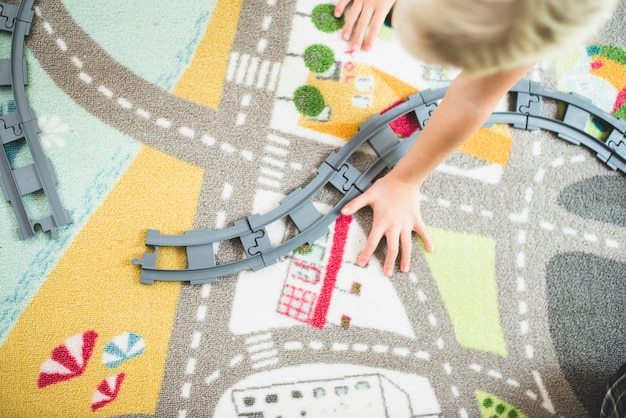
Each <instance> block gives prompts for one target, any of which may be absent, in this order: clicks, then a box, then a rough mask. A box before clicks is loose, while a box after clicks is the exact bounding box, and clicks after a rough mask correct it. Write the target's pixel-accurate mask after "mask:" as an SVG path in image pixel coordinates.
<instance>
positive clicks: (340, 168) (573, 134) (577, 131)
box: [133, 80, 626, 284]
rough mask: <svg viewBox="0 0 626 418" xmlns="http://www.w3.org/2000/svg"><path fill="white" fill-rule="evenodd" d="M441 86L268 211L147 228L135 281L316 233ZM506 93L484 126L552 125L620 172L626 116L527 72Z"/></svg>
mask: <svg viewBox="0 0 626 418" xmlns="http://www.w3.org/2000/svg"><path fill="white" fill-rule="evenodd" d="M445 91H446V89H438V90H425V91H422V92H419V93H417V94H415V95H412V96H410V97H408V99H407V100H406V101H405V102H403V103H402V104H400V105H398V106H396V107H394V108H392V109H390V110H388V111H387V112H385V113H383V114H379V115H375V116H373V117H372V118H370V119H369V120H368V121H366V122H365V123H364V124H363V125H361V126H360V127H359V132H358V133H357V134H356V135H355V136H354V137H353V138H352V139H351V140H350V141H348V142H347V143H346V145H345V146H343V147H342V148H341V149H339V150H338V151H337V152H333V153H331V154H330V155H329V156H328V158H326V160H325V161H324V162H323V163H322V165H321V166H320V167H319V168H318V170H317V176H316V177H315V178H314V179H313V180H312V181H311V182H310V183H309V184H308V185H307V186H305V187H304V188H299V189H297V190H295V191H294V192H292V193H291V194H289V195H288V196H287V197H286V198H284V199H283V200H282V201H281V202H280V204H279V205H278V207H276V208H275V209H273V210H271V211H269V212H267V213H266V214H263V215H259V214H253V215H251V216H249V217H247V218H244V219H240V220H238V221H236V222H235V223H234V225H233V226H231V227H228V228H225V229H221V230H211V229H196V230H191V231H187V232H185V233H184V234H178V235H165V234H161V233H160V232H159V231H156V230H148V232H147V236H146V246H148V247H152V248H153V249H154V251H153V252H145V253H144V258H143V259H138V258H135V259H133V264H135V265H139V266H141V276H140V281H141V283H145V284H152V283H153V282H154V281H155V280H158V281H189V282H190V283H191V284H201V283H212V282H215V281H216V280H218V278H220V277H223V276H227V275H231V274H235V273H239V272H241V271H244V270H253V271H255V270H258V269H261V268H263V267H265V266H269V265H271V264H273V263H275V262H277V261H278V259H279V258H280V257H283V256H285V255H287V254H288V253H290V252H291V251H293V250H295V249H297V248H299V247H300V246H302V245H304V244H306V243H311V242H314V241H315V240H317V239H318V238H320V237H322V236H323V235H324V234H325V233H326V232H327V231H328V227H329V225H330V224H331V223H332V222H334V221H335V220H336V219H337V218H338V217H339V215H340V211H341V208H342V207H343V206H344V205H345V204H346V203H348V202H349V201H350V200H352V199H353V198H355V197H356V196H358V195H359V194H361V193H363V192H364V191H365V190H366V189H367V188H368V187H369V186H370V185H371V184H372V182H373V181H374V180H375V178H376V177H377V176H378V175H380V174H381V173H382V172H383V170H385V169H387V168H390V167H392V166H393V165H395V164H396V163H397V162H398V161H399V160H400V159H401V158H402V157H403V156H404V155H405V153H406V152H407V151H408V149H409V148H410V146H411V145H412V144H413V142H414V141H415V140H416V139H417V138H418V137H419V133H420V131H421V128H422V127H423V126H424V125H425V123H426V122H427V121H428V118H429V117H430V114H431V112H432V111H433V110H434V109H435V108H436V107H437V105H438V102H439V101H440V100H441V99H442V98H443V96H444V94H445ZM509 96H510V97H511V103H513V104H514V107H513V109H514V110H513V111H503V112H494V113H493V114H492V115H491V117H490V118H489V119H488V120H487V122H486V123H485V126H490V125H493V124H495V123H502V124H508V125H511V126H513V127H515V128H518V129H525V130H537V129H543V130H547V131H551V132H553V133H555V134H556V135H557V136H558V137H559V138H561V139H564V140H566V141H568V142H570V143H572V144H575V145H583V146H585V147H586V148H588V149H590V150H591V151H592V152H595V153H596V155H597V157H598V159H600V160H601V161H602V162H603V163H605V164H606V165H607V166H608V167H610V168H611V169H613V170H619V171H621V172H622V173H626V121H623V120H620V119H616V118H615V117H613V116H612V115H610V114H608V113H606V112H604V111H603V110H601V109H599V108H598V107H596V106H594V105H593V104H592V103H591V102H590V101H589V100H587V99H586V98H584V97H582V96H580V95H577V94H574V93H563V92H559V91H556V90H554V89H551V88H547V87H544V86H542V85H541V84H539V83H536V82H532V81H529V80H521V81H520V82H518V83H517V84H516V85H515V86H514V87H513V88H512V89H511V90H510V92H509ZM544 99H548V100H551V101H554V102H558V103H561V104H562V105H563V106H565V108H564V111H563V112H560V113H561V114H562V118H561V119H557V118H552V117H547V116H543V115H542V111H543V109H542V105H543V102H544ZM411 114H412V115H411ZM407 115H408V116H413V117H414V119H415V120H417V123H418V125H419V128H420V129H418V130H417V131H416V132H415V133H414V134H413V135H412V136H411V137H409V138H406V139H403V140H401V139H400V138H398V137H397V135H396V134H395V133H394V132H393V130H392V129H391V127H390V123H391V122H393V121H394V120H396V119H398V118H400V117H403V116H407ZM591 119H593V121H594V123H599V124H600V126H602V127H603V129H604V131H605V132H606V139H605V140H599V139H597V138H595V137H594V136H592V135H590V134H588V133H587V132H586V131H585V128H586V127H587V123H588V122H589V121H590V120H591ZM365 143H367V144H369V146H371V148H372V149H373V150H374V152H375V153H376V155H377V157H378V158H377V159H376V160H375V161H374V162H373V164H372V165H371V166H370V167H369V168H367V169H366V170H364V171H363V172H361V171H359V170H357V169H356V168H355V167H354V166H353V165H352V164H350V163H349V162H348V159H349V158H350V156H351V155H352V154H354V153H355V152H356V151H357V149H358V148H359V147H361V146H362V145H363V144H365ZM327 185H332V186H333V187H334V188H335V189H337V190H338V191H339V192H340V193H341V195H342V197H341V198H340V200H339V201H338V202H337V203H336V204H335V205H334V206H333V207H332V208H331V209H330V210H329V211H328V212H327V213H325V214H321V213H320V212H318V210H317V209H316V207H315V206H314V204H313V200H312V197H313V196H314V195H315V194H316V193H317V192H318V191H320V190H321V189H322V188H324V187H326V186H327ZM284 218H288V219H290V220H291V221H292V223H293V224H294V225H295V227H296V228H297V230H298V233H297V234H296V235H295V236H293V237H292V238H289V239H287V240H286V241H284V242H282V243H280V244H279V245H276V246H273V245H272V244H271V243H270V239H269V236H268V232H267V231H268V229H267V227H268V225H271V224H272V223H274V222H284V221H282V220H283V219H284ZM230 240H235V242H239V243H241V244H242V245H243V250H244V253H245V255H244V258H242V259H239V260H236V261H231V262H226V263H224V264H216V258H215V250H214V245H215V244H218V243H220V242H225V241H230ZM160 247H184V248H185V250H186V256H187V267H186V268H185V269H178V270H176V269H160V268H157V258H158V253H159V248H160Z"/></svg>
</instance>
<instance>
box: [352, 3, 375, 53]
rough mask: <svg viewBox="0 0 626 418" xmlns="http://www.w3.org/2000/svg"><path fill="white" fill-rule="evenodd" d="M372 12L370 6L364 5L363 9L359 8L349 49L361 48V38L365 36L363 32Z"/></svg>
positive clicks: (365, 30) (356, 49)
mask: <svg viewBox="0 0 626 418" xmlns="http://www.w3.org/2000/svg"><path fill="white" fill-rule="evenodd" d="M373 13H374V10H373V9H371V8H370V7H364V8H363V9H361V11H360V14H359V19H358V21H357V25H356V29H354V31H353V34H352V43H351V45H352V46H351V49H352V50H353V51H358V50H359V49H361V45H362V44H363V39H364V38H365V33H366V32H367V30H368V29H367V28H368V26H369V24H370V20H371V19H372V14H373Z"/></svg>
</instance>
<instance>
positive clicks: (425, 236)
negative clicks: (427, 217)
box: [413, 219, 435, 252]
mask: <svg viewBox="0 0 626 418" xmlns="http://www.w3.org/2000/svg"><path fill="white" fill-rule="evenodd" d="M413 230H414V231H415V232H416V233H417V235H419V236H420V238H421V239H422V242H423V243H424V247H426V250H427V251H428V252H433V250H434V249H435V244H434V242H433V239H432V238H431V237H430V234H429V233H428V230H427V229H426V225H425V224H424V221H422V219H419V220H418V221H417V223H416V225H415V227H414V229H413Z"/></svg>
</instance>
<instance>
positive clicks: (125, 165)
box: [0, 0, 626, 418]
mask: <svg viewBox="0 0 626 418" xmlns="http://www.w3.org/2000/svg"><path fill="white" fill-rule="evenodd" d="M9 3H16V2H15V1H11V2H9ZM625 7H626V6H625V4H624V1H622V2H621V4H620V6H619V8H618V10H617V11H616V12H615V14H614V15H613V16H611V17H610V18H609V19H608V20H607V23H606V25H605V26H604V27H603V28H602V31H601V33H600V34H599V35H598V37H597V39H594V40H592V41H590V42H589V43H588V44H587V45H580V46H579V47H577V48H574V49H573V50H571V51H563V54H562V55H561V56H559V57H556V58H554V60H552V61H545V62H542V63H539V64H538V65H537V66H536V67H535V68H534V69H533V70H532V71H531V72H530V73H529V74H528V77H527V78H529V79H531V80H534V81H538V82H540V83H542V84H543V85H546V86H549V87H552V88H555V89H558V90H561V91H564V92H576V93H578V94H579V95H581V96H584V97H586V98H588V99H589V100H591V101H592V102H593V104H594V105H596V106H598V107H599V108H601V109H603V110H604V111H605V112H608V113H610V114H612V115H613V116H615V117H616V118H620V119H626V34H625V32H624V25H625V23H626V20H625V17H624V10H625ZM332 8H333V5H332V4H330V3H324V2H320V1H319V0H265V1H260V0H259V1H252V0H230V1H226V0H203V1H196V0H194V1H186V2H169V1H159V0H157V1H140V0H136V1H130V2H128V1H120V0H113V1H107V2H86V1H82V0H46V1H36V2H35V17H34V21H33V25H32V29H31V32H30V35H29V36H28V38H27V41H26V51H25V55H26V60H27V63H28V85H27V87H26V91H27V98H28V102H29V104H30V106H31V107H32V109H33V111H34V113H35V115H36V117H37V120H38V123H39V126H40V128H41V133H40V139H41V143H42V146H43V149H44V153H45V155H46V156H47V157H48V158H49V159H50V160H51V161H52V165H53V167H54V170H55V172H56V175H57V179H58V185H57V190H58V192H59V194H60V198H61V201H62V204H63V206H64V208H66V209H67V210H68V211H69V212H70V213H71V215H72V219H73V223H71V224H69V225H67V226H63V227H61V228H59V231H58V233H59V236H58V239H54V238H52V237H51V236H50V235H49V234H46V233H42V232H38V234H37V235H36V236H35V237H34V238H30V239H27V240H20V239H19V238H18V235H17V232H16V228H17V220H16V218H15V216H14V214H13V211H12V208H11V205H10V204H9V203H8V202H4V201H2V202H0V266H1V267H0V416H2V417H7V418H9V417H29V418H33V417H90V416H94V417H96V416H143V417H147V416H158V417H180V418H185V417H217V418H229V417H243V416H245V417H272V418H274V417H283V418H285V417H304V416H306V417H323V416H341V417H393V418H396V417H422V418H425V417H433V418H434V417H502V418H505V417H506V418H514V417H587V416H590V417H594V416H598V412H599V409H600V403H601V400H602V396H603V394H604V390H605V382H606V381H607V380H608V378H609V377H610V376H611V374H613V373H614V372H615V371H616V370H617V369H618V368H619V367H620V365H622V364H623V363H624V362H626V325H625V324H626V309H625V308H624V300H626V286H625V285H624V283H625V281H624V280H625V279H626V177H625V176H624V175H623V174H622V173H620V172H616V171H613V170H612V169H610V168H609V167H607V165H605V164H603V163H602V161H600V160H599V159H597V158H596V157H595V155H594V154H592V153H591V152H590V151H589V150H588V149H586V148H584V147H581V146H576V145H573V144H571V143H568V142H566V141H563V140H562V139H559V138H558V137H557V136H556V135H554V134H552V133H550V132H546V131H543V130H539V131H526V130H521V129H515V128H512V127H509V126H507V125H494V126H492V127H489V128H484V129H482V130H481V131H480V132H478V133H477V134H476V135H475V136H474V137H473V138H472V139H471V140H470V141H469V142H468V143H466V144H465V145H464V146H463V147H462V148H461V149H459V150H458V151H457V152H455V153H454V154H453V155H452V156H450V158H448V159H447V160H446V161H445V162H444V163H443V164H442V165H441V166H440V167H439V168H438V169H437V170H436V171H435V172H434V173H433V174H432V175H431V176H430V177H429V179H428V180H427V182H426V184H425V185H424V187H423V196H424V197H423V202H422V211H423V216H424V220H425V222H426V224H427V225H428V228H429V230H430V233H431V234H432V237H433V239H434V242H435V251H434V252H432V253H428V252H425V251H423V250H422V248H421V247H420V245H419V243H418V241H416V243H415V244H416V245H415V246H414V249H413V254H412V263H411V271H410V272H408V273H399V272H397V273H395V274H394V276H393V277H392V278H387V277H385V276H384V275H383V274H382V261H383V259H384V250H385V246H384V244H383V245H381V246H380V247H379V250H378V251H377V253H376V254H375V257H373V259H372V261H371V262H370V263H369V265H368V266H367V267H358V266H356V264H355V261H356V255H357V254H358V252H359V250H360V249H361V248H362V246H363V245H364V243H365V241H366V237H367V234H368V232H369V228H370V224H371V211H370V210H368V209H364V210H362V211H360V212H358V213H357V214H356V215H355V216H353V217H340V218H338V219H337V221H336V222H334V223H333V224H332V226H331V228H330V231H329V232H328V233H327V234H325V235H323V236H322V237H321V238H320V239H318V240H317V241H315V242H312V243H308V244H306V245H304V246H302V247H300V248H298V249H297V250H294V251H293V252H292V253H290V254H289V255H287V256H285V257H281V258H280V259H278V260H277V262H276V263H274V264H272V265H271V266H268V267H266V268H264V269H260V270H258V271H255V272H252V271H243V272H241V273H238V274H236V275H231V276H227V277H223V278H222V279H221V280H219V281H218V282H217V283H214V284H203V285H190V284H189V283H186V282H183V283H178V282H156V283H155V284H153V285H146V284H141V283H140V282H139V278H140V272H141V270H140V267H139V266H137V265H134V264H133V263H132V260H133V258H141V257H144V252H146V251H148V252H149V251H150V248H147V247H146V245H145V239H146V233H147V230H148V229H154V230H159V231H161V232H162V233H164V234H182V233H184V232H185V231H190V230H194V229H200V228H211V229H214V230H219V229H223V228H226V227H229V226H231V225H233V223H234V222H236V221H237V220H239V219H242V218H246V217H248V216H250V215H252V214H262V213H266V212H268V211H270V210H272V209H274V208H276V207H277V206H278V204H279V202H280V201H281V200H282V199H283V198H284V197H285V196H287V195H289V194H290V193H291V192H293V191H294V190H296V189H297V188H299V187H304V186H305V185H306V184H308V183H309V182H310V181H311V180H312V179H313V178H315V176H316V172H317V169H318V168H319V167H320V166H321V165H322V164H323V163H324V160H325V159H326V158H327V156H328V155H329V154H330V153H331V152H333V151H337V150H339V149H340V148H341V147H342V146H343V145H344V144H345V143H346V142H347V141H348V140H349V139H350V138H352V137H353V136H354V135H355V134H356V133H357V132H358V130H359V126H360V125H361V124H363V123H364V122H365V121H367V120H368V119H370V118H371V117H372V116H375V115H377V114H379V113H381V112H384V111H385V110H387V109H389V108H391V107H393V106H396V105H397V104H398V103H401V102H402V101H403V100H405V99H406V97H407V96H409V95H411V94H413V93H416V92H419V91H424V90H427V89H435V88H439V87H444V86H447V85H448V84H449V82H450V80H451V79H453V78H454V76H455V75H456V72H455V71H454V70H452V69H448V68H438V67H433V66H428V65H424V64H423V63H421V62H419V61H417V60H415V59H414V58H412V57H410V56H409V55H408V54H407V53H405V52H404V51H403V50H402V48H401V47H400V45H399V44H398V42H397V40H396V39H395V35H394V32H393V29H392V28H389V27H384V28H383V30H382V31H381V32H380V34H379V36H378V39H377V42H376V45H375V47H374V48H373V50H372V51H370V52H351V51H349V50H348V46H347V45H346V44H345V43H344V42H343V41H341V39H340V28H341V27H342V25H343V22H342V21H341V20H335V19H329V18H327V17H328V16H329V15H328V11H329V10H332ZM10 47H11V42H10V34H8V33H0V48H1V50H2V56H1V57H0V58H9V57H10ZM0 91H1V92H0V116H2V115H5V114H8V113H11V112H13V111H15V101H14V99H13V97H12V94H11V88H10V87H6V88H2V89H0ZM307 91H308V92H311V91H313V92H314V93H313V94H310V95H309V96H308V97H309V99H310V100H305V101H302V100H300V98H301V97H302V96H301V95H300V93H298V92H307ZM311 98H314V99H316V100H312V99H311ZM503 106H504V104H503ZM546 106H549V104H546ZM555 107H557V106H555ZM553 110H554V113H555V114H558V112H559V109H558V108H555V109H553ZM393 128H394V131H395V132H396V133H397V134H398V135H399V136H402V135H404V134H406V133H407V132H408V133H411V130H412V129H414V124H412V121H411V120H400V121H398V122H397V123H396V124H395V125H394V126H393ZM604 129H605V127H603V126H602V124H596V123H593V122H590V124H589V126H588V127H587V130H588V132H590V133H592V134H594V135H597V137H599V138H601V137H602V135H603V134H604V133H606V132H605V131H604ZM4 151H5V153H6V154H7V156H8V158H9V161H10V163H11V164H12V166H13V167H20V166H22V165H26V164H29V162H30V154H29V151H28V148H27V147H25V146H24V145H23V144H19V143H18V144H13V145H11V144H7V145H4ZM373 159H374V156H373V153H372V151H371V150H370V149H369V148H368V147H363V149H360V150H359V152H358V153H357V155H356V156H355V165H358V164H363V163H370V162H371V161H373ZM337 194H338V193H337V192H335V191H333V190H326V191H324V192H323V193H320V194H319V196H316V198H315V207H316V208H317V209H318V210H319V211H320V212H322V213H324V212H325V211H328V210H330V207H331V206H332V205H334V204H335V203H336V202H337ZM26 203H27V207H28V210H29V212H30V214H31V217H32V218H38V217H41V216H46V215H47V210H48V206H47V204H46V201H45V200H44V199H43V198H42V196H40V195H37V194H35V195H32V196H28V197H27V202H26ZM289 234H293V227H291V226H290V225H287V224H282V223H278V224H276V225H272V229H271V230H269V235H270V240H271V241H272V242H280V241H281V240H282V239H284V238H285V237H287V236H289ZM241 257H242V254H241V248H240V247H238V246H237V245H236V243H224V244H223V245H221V246H220V247H219V249H218V251H217V260H218V262H224V261H229V260H232V259H237V258H241ZM158 263H159V264H158V265H159V267H161V268H172V269H184V268H185V267H186V259H185V255H184V253H182V252H181V251H179V250H177V249H174V248H161V249H160V252H159V260H158Z"/></svg>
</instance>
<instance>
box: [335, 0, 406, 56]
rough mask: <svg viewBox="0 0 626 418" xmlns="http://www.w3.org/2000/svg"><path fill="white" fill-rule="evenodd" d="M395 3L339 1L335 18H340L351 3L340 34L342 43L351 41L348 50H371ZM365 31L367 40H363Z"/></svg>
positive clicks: (383, 1) (354, 0) (371, 0)
mask: <svg viewBox="0 0 626 418" xmlns="http://www.w3.org/2000/svg"><path fill="white" fill-rule="evenodd" d="M395 2H396V0H339V1H338V2H337V6H335V16H336V17H341V16H342V15H343V14H344V11H345V10H346V7H347V6H348V4H350V3H352V6H351V7H350V12H349V13H348V16H346V24H345V26H344V28H343V32H342V33H341V37H342V38H343V40H344V41H351V44H350V50H352V51H358V50H359V49H361V47H362V48H363V50H365V51H369V50H370V49H371V48H372V45H373V44H374V39H375V38H376V35H377V34H378V31H379V30H380V28H381V27H382V26H383V23H385V18H386V17H387V14H388V13H389V10H391V6H393V4H394V3H395ZM355 24H356V26H355ZM368 26H369V31H368ZM366 31H367V38H365V32H366ZM364 38H365V41H364V40H363V39H364Z"/></svg>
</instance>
